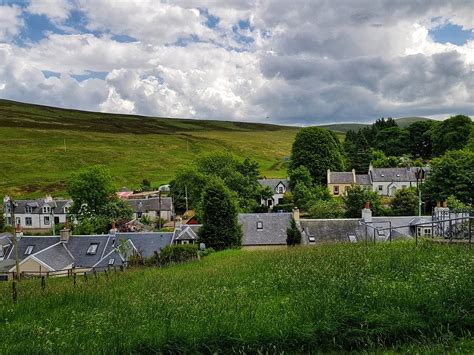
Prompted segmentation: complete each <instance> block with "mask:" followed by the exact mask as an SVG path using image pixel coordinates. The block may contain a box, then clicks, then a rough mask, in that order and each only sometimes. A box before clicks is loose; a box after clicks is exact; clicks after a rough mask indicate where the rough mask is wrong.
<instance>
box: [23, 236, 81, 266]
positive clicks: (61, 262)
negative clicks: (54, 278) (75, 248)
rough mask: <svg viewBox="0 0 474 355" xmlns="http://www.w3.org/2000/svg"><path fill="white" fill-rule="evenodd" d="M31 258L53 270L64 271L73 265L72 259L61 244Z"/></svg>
mask: <svg viewBox="0 0 474 355" xmlns="http://www.w3.org/2000/svg"><path fill="white" fill-rule="evenodd" d="M32 257H34V258H35V259H38V260H40V261H42V262H43V263H44V264H46V265H48V266H50V267H51V268H53V270H64V269H66V268H67V267H68V266H70V265H72V264H74V258H73V256H72V255H71V254H70V253H69V251H68V250H67V249H66V247H65V245H64V244H63V243H61V242H58V243H57V244H55V245H53V246H52V247H50V248H46V249H44V250H42V251H39V252H38V253H36V254H33V255H32Z"/></svg>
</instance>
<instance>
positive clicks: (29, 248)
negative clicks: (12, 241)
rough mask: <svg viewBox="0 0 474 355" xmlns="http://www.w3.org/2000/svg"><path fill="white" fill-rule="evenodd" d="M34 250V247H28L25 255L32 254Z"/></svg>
mask: <svg viewBox="0 0 474 355" xmlns="http://www.w3.org/2000/svg"><path fill="white" fill-rule="evenodd" d="M34 248H35V246H34V245H28V246H27V247H26V250H25V255H31V253H33V249H34Z"/></svg>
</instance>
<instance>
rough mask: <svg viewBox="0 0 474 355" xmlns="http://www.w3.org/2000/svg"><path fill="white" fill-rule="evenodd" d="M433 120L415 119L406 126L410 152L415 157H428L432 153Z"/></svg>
mask: <svg viewBox="0 0 474 355" xmlns="http://www.w3.org/2000/svg"><path fill="white" fill-rule="evenodd" d="M433 126H434V122H433V121H416V122H413V123H412V124H410V125H409V126H408V136H409V145H410V154H411V156H412V157H415V158H423V159H430V158H431V155H432V153H433V140H432V132H431V130H432V128H433Z"/></svg>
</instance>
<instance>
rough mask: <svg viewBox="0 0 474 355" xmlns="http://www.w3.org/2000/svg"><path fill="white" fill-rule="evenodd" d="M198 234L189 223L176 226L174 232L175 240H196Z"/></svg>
mask: <svg viewBox="0 0 474 355" xmlns="http://www.w3.org/2000/svg"><path fill="white" fill-rule="evenodd" d="M196 239H197V235H196V233H195V232H194V230H193V229H192V228H191V226H189V225H182V226H179V227H176V228H175V230H174V232H173V242H174V241H176V240H196Z"/></svg>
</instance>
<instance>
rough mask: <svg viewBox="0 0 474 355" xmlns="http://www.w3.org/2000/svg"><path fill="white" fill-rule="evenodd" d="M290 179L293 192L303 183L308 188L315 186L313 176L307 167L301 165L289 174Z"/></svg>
mask: <svg viewBox="0 0 474 355" xmlns="http://www.w3.org/2000/svg"><path fill="white" fill-rule="evenodd" d="M288 178H289V180H290V181H289V185H290V186H289V187H290V189H291V190H293V189H294V188H295V187H296V184H298V183H299V182H301V183H302V184H304V185H305V186H306V187H311V186H312V185H313V179H312V178H311V174H310V173H309V170H308V168H307V167H306V166H303V165H300V166H298V167H297V168H295V169H293V170H290V171H289V172H288Z"/></svg>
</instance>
